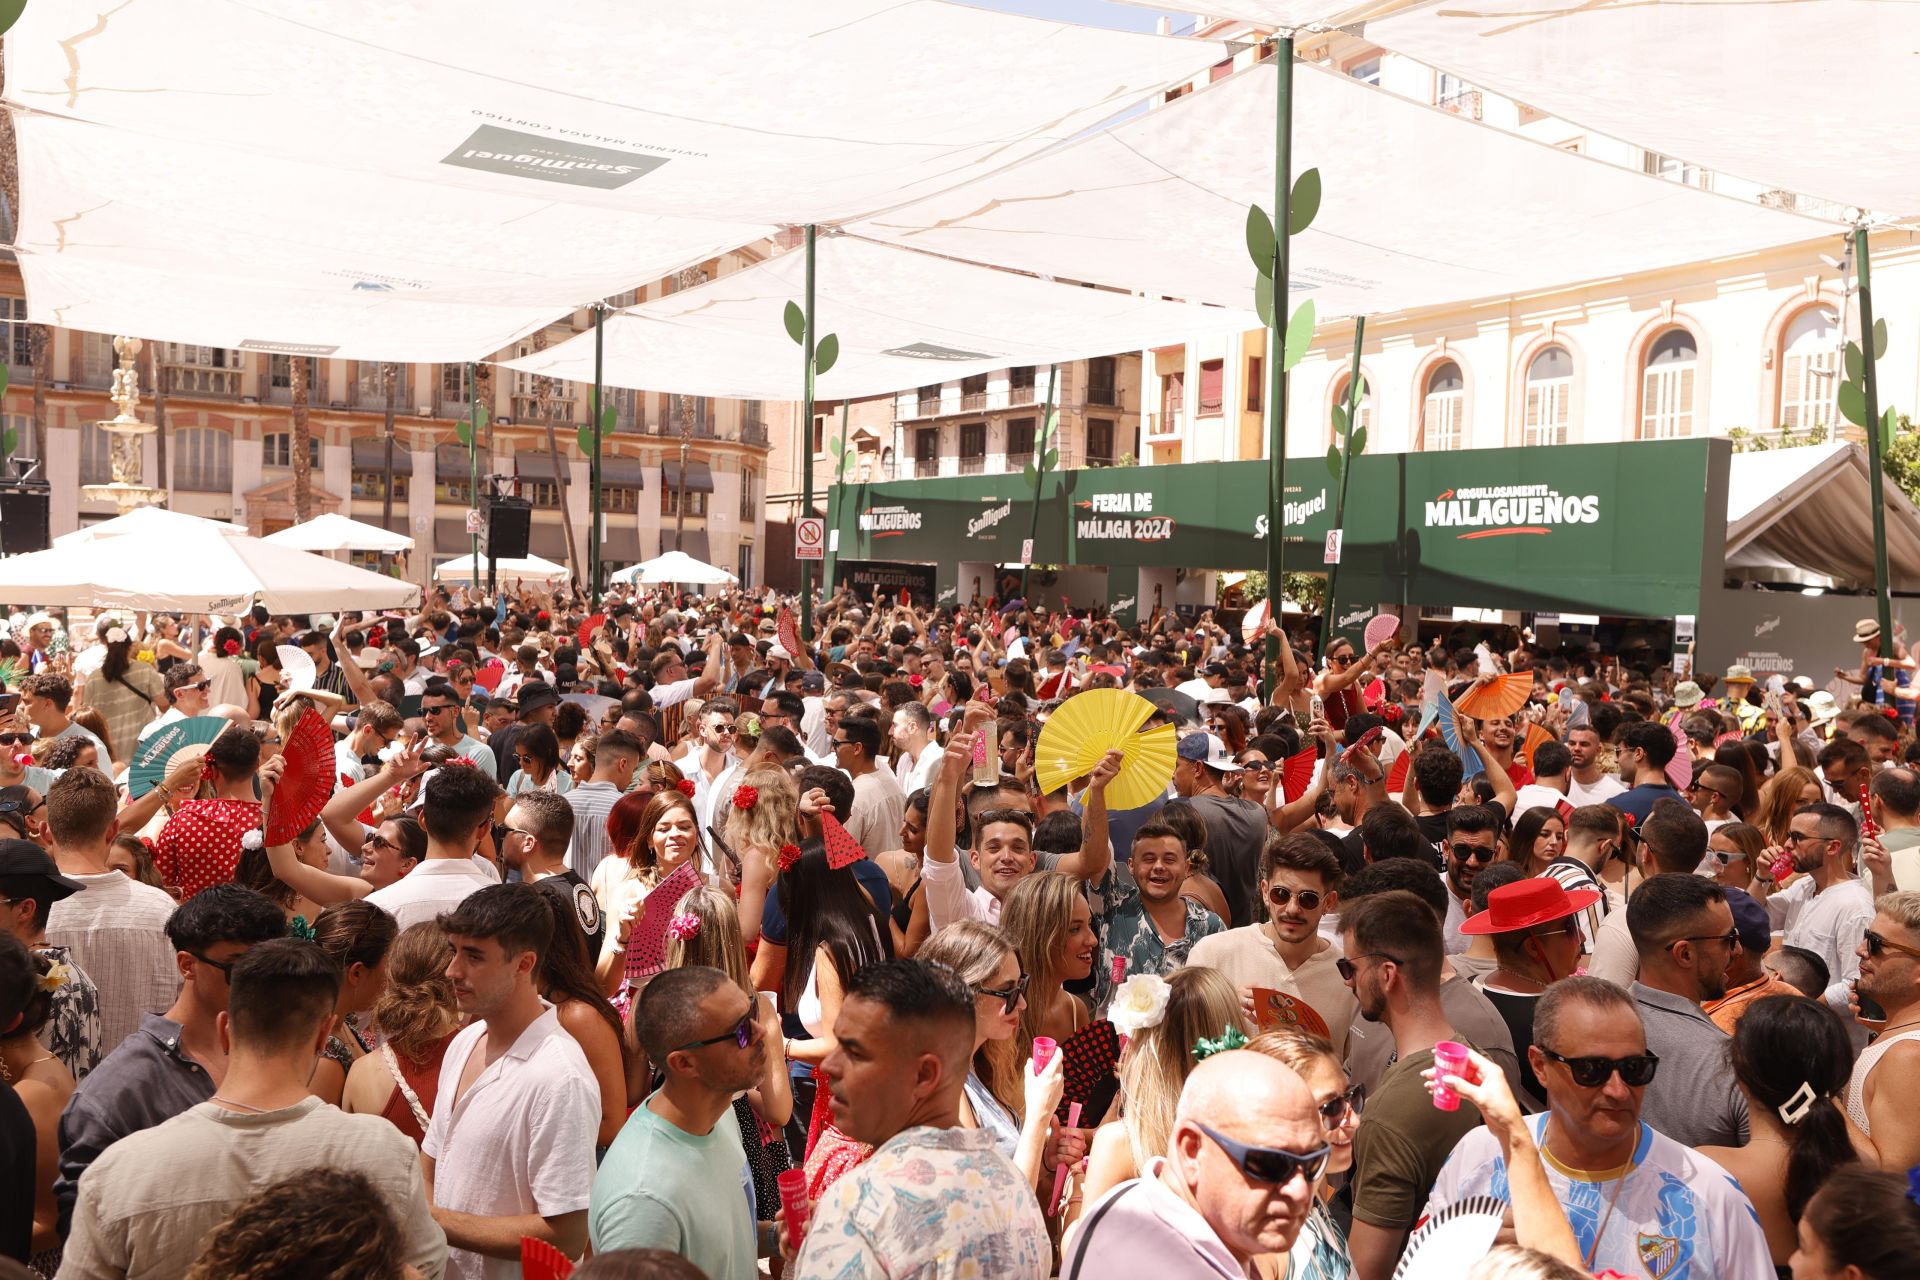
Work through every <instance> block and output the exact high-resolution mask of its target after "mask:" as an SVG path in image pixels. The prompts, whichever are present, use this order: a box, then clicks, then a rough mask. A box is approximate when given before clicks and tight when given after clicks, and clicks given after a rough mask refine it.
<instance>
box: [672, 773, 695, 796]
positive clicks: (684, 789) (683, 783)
mask: <svg viewBox="0 0 1920 1280" xmlns="http://www.w3.org/2000/svg"><path fill="white" fill-rule="evenodd" d="M673 786H674V789H675V790H676V791H678V792H679V793H680V794H681V795H683V796H685V797H686V798H687V799H689V800H691V799H693V793H694V792H695V791H696V790H698V788H696V787H695V786H694V785H693V779H692V778H682V779H680V781H678V782H676V783H674V784H673Z"/></svg>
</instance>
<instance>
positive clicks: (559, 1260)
mask: <svg viewBox="0 0 1920 1280" xmlns="http://www.w3.org/2000/svg"><path fill="white" fill-rule="evenodd" d="M520 1274H521V1275H523V1276H525V1277H526V1280H567V1277H568V1276H570V1275H572V1274H573V1260H572V1259H571V1258H569V1257H567V1255H566V1254H564V1253H562V1252H560V1251H559V1250H558V1249H556V1248H554V1247H553V1246H552V1245H550V1244H548V1243H547V1242H546V1241H545V1240H535V1239H534V1238H533V1237H532V1236H521V1237H520Z"/></svg>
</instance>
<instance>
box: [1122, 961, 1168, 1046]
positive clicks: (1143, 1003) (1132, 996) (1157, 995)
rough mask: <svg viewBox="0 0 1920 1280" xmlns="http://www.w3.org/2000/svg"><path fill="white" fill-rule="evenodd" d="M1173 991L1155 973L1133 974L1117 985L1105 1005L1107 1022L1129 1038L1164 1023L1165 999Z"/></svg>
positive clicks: (1163, 979) (1164, 980) (1165, 1012)
mask: <svg viewBox="0 0 1920 1280" xmlns="http://www.w3.org/2000/svg"><path fill="white" fill-rule="evenodd" d="M1172 995H1173V988H1172V987H1170V986H1168V985H1167V980H1166V979H1165V978H1163V977H1161V976H1160V975H1159V974H1157V973H1136V974H1134V975H1133V976H1132V977H1131V978H1128V979H1127V980H1126V981H1125V982H1123V983H1121V984H1120V988H1119V990H1117V991H1115V992H1114V993H1113V999H1112V1000H1111V1001H1109V1002H1108V1004H1107V1021H1109V1022H1111V1023H1112V1024H1113V1029H1114V1030H1115V1031H1118V1032H1119V1033H1120V1034H1121V1035H1123V1036H1126V1037H1128V1038H1129V1039H1131V1038H1132V1037H1134V1036H1137V1035H1139V1034H1140V1033H1141V1032H1142V1031H1144V1030H1146V1029H1147V1028H1148V1027H1157V1026H1159V1025H1160V1024H1161V1023H1162V1022H1164V1021H1165V1020H1166V1017H1167V1000H1168V999H1169V998H1170V997H1171V996H1172Z"/></svg>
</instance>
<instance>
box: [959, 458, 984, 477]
mask: <svg viewBox="0 0 1920 1280" xmlns="http://www.w3.org/2000/svg"><path fill="white" fill-rule="evenodd" d="M986 469H987V455H986V454H984V453H975V454H963V455H961V458H960V474H961V475H963V476H977V475H979V474H981V473H982V472H984V471H985V470H986Z"/></svg>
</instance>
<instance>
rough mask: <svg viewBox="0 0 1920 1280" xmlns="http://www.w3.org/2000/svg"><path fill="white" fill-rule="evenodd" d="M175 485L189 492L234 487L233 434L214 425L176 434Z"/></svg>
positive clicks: (224, 489) (211, 491)
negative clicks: (217, 428) (215, 427)
mask: <svg viewBox="0 0 1920 1280" xmlns="http://www.w3.org/2000/svg"><path fill="white" fill-rule="evenodd" d="M173 487H174V488H176V489H181V490H185V491H186V492H189V493H227V492H230V491H231V490H232V489H233V437H232V436H230V435H228V434H227V433H226V432H224V431H219V430H216V429H214V428H212V427H187V428H184V429H182V430H179V431H176V432H174V433H173Z"/></svg>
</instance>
